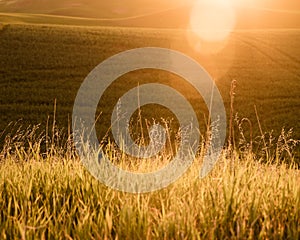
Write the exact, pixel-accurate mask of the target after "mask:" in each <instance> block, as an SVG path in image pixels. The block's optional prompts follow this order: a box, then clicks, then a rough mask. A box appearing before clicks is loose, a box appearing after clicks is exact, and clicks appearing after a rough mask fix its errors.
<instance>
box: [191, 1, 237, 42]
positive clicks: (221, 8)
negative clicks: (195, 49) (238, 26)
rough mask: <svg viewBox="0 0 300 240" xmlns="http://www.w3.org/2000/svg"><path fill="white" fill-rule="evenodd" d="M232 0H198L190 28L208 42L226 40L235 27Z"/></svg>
mask: <svg viewBox="0 0 300 240" xmlns="http://www.w3.org/2000/svg"><path fill="white" fill-rule="evenodd" d="M232 3H233V2H232V0H197V1H196V2H195V4H194V6H193V9H192V11H191V15H190V29H191V30H192V31H193V32H194V33H195V34H196V35H197V36H198V37H199V38H200V39H201V40H204V41H208V42H220V41H223V40H226V38H227V37H228V36H229V34H230V32H232V30H233V29H234V27H235V10H234V8H233V5H232Z"/></svg>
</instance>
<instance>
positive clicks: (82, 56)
mask: <svg viewBox="0 0 300 240" xmlns="http://www.w3.org/2000/svg"><path fill="white" fill-rule="evenodd" d="M184 33H185V32H184V31H175V30H155V29H134V28H109V27H97V28H93V27H89V28H84V27H74V26H72V27H71V26H70V27H66V26H46V25H42V26H39V25H5V26H4V27H2V30H1V31H0V87H1V94H0V114H1V116H2V117H1V120H0V129H4V128H5V127H6V126H7V125H8V124H9V123H10V122H16V121H18V120H19V119H23V121H22V122H23V124H25V126H26V125H27V124H38V123H41V124H42V125H43V126H45V124H46V122H47V118H48V116H52V114H53V105H54V99H56V102H57V110H56V115H57V116H56V119H57V121H58V123H59V125H60V126H64V127H67V126H68V123H70V122H68V121H70V116H71V114H72V106H73V104H74V99H75V96H76V93H77V91H78V88H79V86H80V84H81V83H82V81H83V80H84V78H85V77H86V76H87V74H88V73H89V72H90V71H91V70H92V69H93V68H94V67H95V66H97V65H98V64H99V63H100V62H101V61H103V60H104V59H106V58H108V57H110V56H112V55H114V54H117V53H119V52H121V51H125V50H128V49H132V48H137V47H149V46H153V47H154V46H155V47H165V48H172V49H174V50H178V51H181V52H183V53H185V54H188V55H189V56H191V57H194V58H195V59H196V60H197V61H198V62H199V63H200V64H201V65H202V66H203V67H205V69H207V71H208V72H209V73H210V74H211V75H212V77H213V78H214V79H215V80H216V84H217V86H218V87H219V89H220V91H221V94H222V97H223V98H224V101H225V106H226V108H227V112H228V113H229V109H228V107H229V101H230V99H229V91H230V84H231V81H232V80H233V79H236V80H237V89H236V91H237V93H236V98H235V111H236V112H238V113H239V116H241V117H249V119H250V120H251V121H252V123H253V124H254V131H255V132H256V133H258V129H257V121H256V117H255V112H254V105H256V106H257V108H258V111H259V116H260V119H261V124H262V126H263V130H264V131H270V130H272V129H273V130H274V131H275V132H274V134H279V132H280V131H281V128H282V127H286V128H294V132H295V133H296V135H297V137H298V138H299V137H300V136H299V133H300V131H299V129H300V125H299V121H298V116H297V115H295V113H297V112H298V111H299V102H300V99H299V92H300V89H299V87H300V86H299V79H300V72H299V69H300V65H299V64H300V61H299V55H300V46H299V43H300V31H299V30H278V31H272V30H268V31H241V32H235V33H233V34H232V36H231V38H230V40H229V42H228V44H227V47H226V48H225V49H224V50H223V51H222V52H220V53H218V54H215V55H212V56H205V55H201V54H200V53H196V52H194V50H193V48H192V46H189V44H188V42H187V40H186V38H185V35H184ZM287 42H288V43H289V44H286V43H287ZM153 76H155V77H153ZM121 79H122V81H120V82H119V81H118V83H117V85H114V86H112V88H111V90H110V91H111V92H108V95H107V98H106V100H104V102H103V105H102V107H103V108H104V110H105V111H104V115H103V116H105V114H107V115H106V116H107V119H109V113H110V110H109V109H107V106H111V105H112V104H113V103H115V102H116V101H117V100H118V98H119V97H120V96H121V95H122V93H124V91H126V89H127V90H128V89H130V87H133V86H137V84H138V83H140V84H142V83H146V82H149V81H150V82H151V81H167V82H166V83H167V84H169V85H170V86H172V87H175V88H178V91H181V92H182V94H184V95H186V96H188V98H189V99H190V101H191V102H192V103H193V104H195V108H196V109H197V114H198V117H199V119H203V114H204V113H205V112H206V110H205V107H204V106H203V103H201V102H199V100H197V95H195V92H193V90H191V89H190V87H188V86H187V85H186V84H184V82H183V80H182V79H180V78H178V77H177V78H174V76H169V75H165V74H163V73H161V72H141V73H140V72H137V73H135V74H131V75H128V76H124V78H121ZM102 110H103V109H102ZM106 110H107V111H106ZM146 112H147V111H146ZM151 113H153V111H150V115H148V117H149V118H150V119H151V118H152V117H153V116H152V115H151ZM157 114H158V113H157ZM155 116H156V115H155ZM105 124H106V125H105V126H106V127H108V126H109V125H107V124H109V120H108V121H107V120H106V123H105ZM203 126H204V125H203ZM43 129H45V128H44V127H43ZM104 131H106V130H104Z"/></svg>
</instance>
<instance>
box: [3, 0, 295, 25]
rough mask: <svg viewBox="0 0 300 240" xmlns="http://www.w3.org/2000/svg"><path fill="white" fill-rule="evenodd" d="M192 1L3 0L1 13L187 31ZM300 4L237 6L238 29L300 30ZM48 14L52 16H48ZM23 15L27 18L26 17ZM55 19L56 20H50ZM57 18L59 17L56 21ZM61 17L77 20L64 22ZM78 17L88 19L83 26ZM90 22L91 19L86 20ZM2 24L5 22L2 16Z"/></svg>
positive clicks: (29, 19) (31, 18)
mask: <svg viewBox="0 0 300 240" xmlns="http://www.w3.org/2000/svg"><path fill="white" fill-rule="evenodd" d="M191 2H192V1H185V2H182V1H180V0H177V1H172V2H171V1H170V0H163V1H158V0H156V1H148V0H147V1H146V0H143V1H138V2H135V1H127V2H126V4H120V3H119V1H109V2H107V1H85V0H77V1H70V0H64V1H57V0H55V1H47V0H43V1H35V0H19V1H9V2H7V0H2V1H0V12H2V13H10V14H14V13H26V15H19V16H18V18H22V22H26V23H36V22H37V19H36V18H39V16H37V15H32V14H42V15H45V16H47V19H44V20H46V21H45V22H43V23H47V21H49V22H48V23H52V22H59V23H63V24H68V25H69V24H76V25H80V24H82V25H92V26H93V25H98V26H119V27H147V28H187V27H188V23H189V18H190V11H191V8H192V4H191ZM299 10H300V4H299V3H298V2H293V1H286V2H285V3H283V2H282V1H279V2H278V1H277V2H276V4H274V6H272V7H271V8H245V7H241V6H236V14H237V16H236V18H237V21H236V22H237V23H236V28H237V29H259V28H300V11H299ZM48 15H49V16H48ZM24 16H27V17H26V18H24ZM50 16H53V17H50ZM54 16H58V18H55V17H54ZM61 16H68V17H75V18H74V19H73V20H72V19H70V18H68V20H66V21H65V19H63V18H62V17H61ZM79 18H80V19H81V20H82V18H85V20H84V21H83V22H82V23H80V22H79ZM87 19H90V20H87ZM0 21H4V20H3V17H2V19H0Z"/></svg>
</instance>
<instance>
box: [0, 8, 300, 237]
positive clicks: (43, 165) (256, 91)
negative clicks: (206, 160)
mask: <svg viewBox="0 0 300 240" xmlns="http://www.w3.org/2000/svg"><path fill="white" fill-rule="evenodd" d="M97 24H98V23H97V20H95V22H89V21H88V20H86V21H84V20H83V19H82V20H79V19H78V18H76V19H73V18H68V17H54V16H51V17H50V16H48V17H46V16H45V15H30V14H19V13H18V14H0V115H1V118H0V146H1V148H0V239H299V238H300V235H299V233H300V224H299V223H300V187H299V181H300V172H299V164H300V162H299V159H300V149H299V139H300V122H299V109H300V95H299V93H300V82H299V81H300V58H299V56H300V30H299V29H277V30H276V29H265V30H237V31H234V32H233V33H232V34H231V36H230V38H229V39H228V42H227V43H226V45H225V47H224V48H223V49H222V50H221V51H220V52H215V50H216V48H218V47H219V45H218V44H211V45H206V44H205V43H198V45H197V47H198V49H199V50H200V51H196V50H195V48H193V46H192V45H191V44H190V43H191V41H189V40H188V37H187V35H188V36H190V35H189V32H188V33H187V31H184V30H180V29H178V30H176V29H150V28H125V27H111V26H102V27H99V26H94V25H97ZM194 43H195V42H194ZM203 44H204V45H203ZM141 47H161V48H169V49H173V50H177V51H180V52H182V53H184V54H186V55H188V56H190V57H192V58H194V59H195V60H196V61H197V62H199V63H200V64H201V65H202V66H203V67H204V68H205V69H206V70H207V71H208V73H209V74H210V75H211V76H212V78H213V79H214V80H215V83H216V86H217V87H218V89H219V91H220V93H221V95H222V98H223V100H224V104H225V108H226V113H227V121H228V125H229V120H230V117H233V123H234V124H233V128H232V129H227V131H228V132H229V130H231V131H232V132H231V133H232V134H233V135H234V136H233V140H232V141H231V142H230V143H232V144H233V146H231V145H230V146H229V147H228V146H226V147H224V149H223V152H222V155H221V158H220V160H219V162H218V164H217V165H216V167H215V168H214V170H213V171H212V172H211V173H210V174H209V176H208V177H206V178H204V179H199V170H200V166H201V164H202V162H203V155H204V152H205V151H206V138H205V137H206V131H207V129H206V126H207V120H208V119H209V116H208V109H207V107H206V106H205V104H204V101H203V99H202V97H201V96H199V95H198V94H197V92H196V90H195V89H193V88H192V87H191V85H189V84H187V83H186V82H185V81H184V80H183V79H181V78H180V77H179V76H176V75H174V74H171V73H167V72H164V71H159V70H153V69H145V70H138V71H134V72H130V73H127V74H125V75H124V76H121V77H120V78H118V79H117V80H116V81H115V82H114V83H113V84H112V85H111V86H110V87H109V88H107V90H106V91H105V93H104V95H103V97H102V98H101V101H100V103H99V105H98V109H97V113H96V116H98V115H99V116H100V117H99V119H98V120H97V123H96V129H97V135H98V138H99V139H100V140H101V139H103V138H104V137H105V135H106V133H107V132H108V130H109V129H110V124H111V113H112V110H113V109H112V108H113V106H114V105H116V104H117V103H118V99H119V98H120V97H121V96H122V95H123V94H124V93H126V92H127V91H128V90H130V89H131V88H133V87H137V86H140V85H143V84H145V83H163V84H166V85H168V86H170V87H172V88H175V89H176V90H177V91H179V92H180V93H181V94H182V95H184V96H185V97H186V98H187V99H188V100H189V101H190V103H191V105H192V106H193V108H194V110H195V112H196V115H197V118H198V120H199V123H200V131H201V134H202V137H203V138H202V139H201V141H200V147H199V152H198V154H197V156H196V158H195V161H194V163H193V164H192V166H191V168H190V169H189V171H187V172H186V173H185V174H184V175H183V176H182V177H181V178H180V179H179V180H178V181H176V182H175V183H173V184H171V185H170V186H168V187H167V188H164V189H162V190H160V191H156V192H150V193H145V194H131V193H125V192H120V191H116V190H113V189H110V188H108V187H106V186H105V185H104V184H102V183H100V182H99V181H98V180H97V179H95V178H94V177H93V176H92V175H91V174H90V173H89V172H88V170H87V169H86V168H85V167H84V166H83V164H82V162H81V161H80V159H79V157H78V154H77V153H76V151H75V149H74V145H73V142H72V133H71V129H70V126H71V118H72V108H73V104H74V100H75V97H76V94H77V92H78V89H79V88H80V85H81V84H82V82H83V81H84V79H85V77H86V76H87V75H88V73H89V72H90V71H92V70H93V69H94V68H95V67H96V66H97V65H98V64H99V63H101V62H102V61H104V60H105V59H107V58H109V57H111V56H113V55H115V54H118V53H120V52H123V51H126V50H129V49H133V48H141ZM212 52H214V53H213V54H208V53H212ZM233 83H235V88H234V93H235V94H234V99H232V96H230V92H231V90H232V88H231V86H232V84H233ZM165 97H167V96H165ZM233 100H234V102H233V103H234V105H233V108H231V103H232V101H233ZM86 101H87V103H88V102H89V99H87V100H86ZM137 101H138V96H137ZM255 109H257V113H256V111H255ZM122 110H123V109H122V107H121V111H122ZM231 110H233V115H230V112H231ZM139 114H141V116H143V117H145V118H146V119H148V120H149V121H153V122H157V121H162V122H164V121H167V123H168V124H169V127H170V129H171V130H174V129H175V127H177V128H178V125H177V123H176V119H175V120H174V115H173V114H172V113H171V112H170V111H168V110H166V109H165V108H163V107H160V106H158V105H148V106H145V107H142V108H141V113H139V112H138V111H136V113H135V114H134V116H133V118H132V122H131V123H132V124H133V125H132V128H133V133H134V134H136V136H134V137H136V139H135V140H138V139H139V137H140V133H139V131H140V130H139V129H140V125H139V121H138V120H139V117H140V115H139ZM96 116H95V118H96ZM243 118H247V119H249V121H244V122H243V123H244V124H241V123H242V122H241V120H242V119H243ZM257 118H259V120H258V119H257ZM249 122H250V123H251V124H249ZM251 126H252V128H251ZM241 127H242V128H241ZM283 128H284V130H283ZM290 129H292V130H290ZM176 130H177V129H175V130H174V131H176ZM173 134H174V133H173ZM175 134H176V133H175ZM251 134H253V136H252V137H251ZM114 147H115V145H113V144H110V142H108V144H107V148H106V149H105V150H106V152H107V153H108V155H109V156H112V162H113V163H114V164H115V165H118V166H121V167H123V168H124V169H126V170H128V171H133V172H145V171H146V172H150V171H153V170H157V169H159V168H160V167H162V166H164V165H166V164H167V163H168V162H169V160H170V158H171V157H172V156H170V155H163V154H169V152H166V153H165V152H163V153H162V156H157V158H151V159H148V160H145V161H143V162H142V163H141V162H138V161H131V159H128V158H126V155H121V156H122V157H120V155H118V154H119V152H118V151H117V150H116V149H115V148H114ZM172 147H173V146H172ZM124 156H125V157H124Z"/></svg>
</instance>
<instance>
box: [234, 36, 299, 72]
mask: <svg viewBox="0 0 300 240" xmlns="http://www.w3.org/2000/svg"><path fill="white" fill-rule="evenodd" d="M236 39H238V40H239V41H240V42H242V43H244V44H246V45H248V46H249V47H251V48H252V49H255V50H256V51H257V52H259V53H260V54H262V55H263V56H264V57H266V58H267V59H269V60H271V61H272V62H273V63H275V64H276V65H277V66H279V67H281V68H282V69H284V70H286V71H288V72H289V73H290V74H292V75H294V76H295V77H297V78H300V73H299V71H298V69H299V68H298V66H297V67H296V66H294V67H293V68H289V69H287V67H286V61H281V60H279V57H276V55H275V54H273V55H271V52H272V51H271V50H272V49H273V48H272V47H269V49H266V50H262V47H260V46H259V45H258V44H260V42H259V43H258V44H257V41H256V43H253V42H251V41H253V40H252V39H251V40H245V39H244V37H243V36H236ZM247 39H248V37H247ZM273 50H275V49H273ZM276 52H277V53H280V52H279V51H276ZM281 55H283V54H281ZM283 56H285V55H283ZM285 58H287V57H286V56H285ZM287 60H288V62H291V63H292V64H293V65H295V63H294V60H292V59H291V58H289V59H287ZM297 61H298V60H297ZM297 65H298V64H297ZM294 69H297V70H294Z"/></svg>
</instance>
